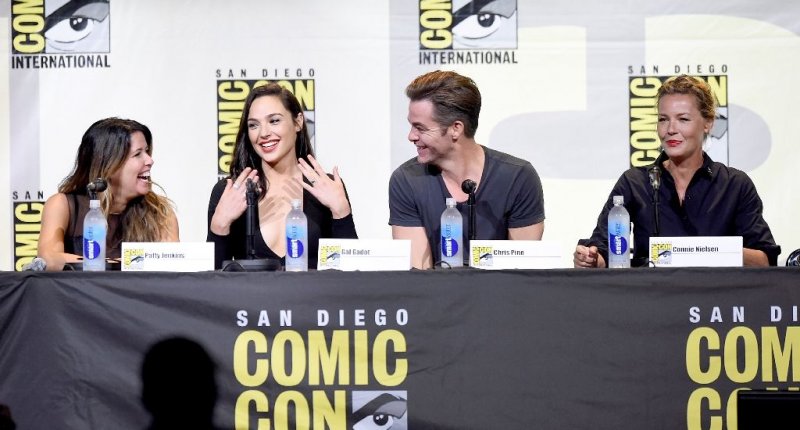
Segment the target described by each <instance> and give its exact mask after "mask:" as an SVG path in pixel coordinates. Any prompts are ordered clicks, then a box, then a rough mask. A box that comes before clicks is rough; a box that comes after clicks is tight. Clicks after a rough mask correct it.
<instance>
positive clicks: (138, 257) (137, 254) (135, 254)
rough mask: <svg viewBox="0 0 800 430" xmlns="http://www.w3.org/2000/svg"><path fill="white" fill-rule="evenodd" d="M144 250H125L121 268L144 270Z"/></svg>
mask: <svg viewBox="0 0 800 430" xmlns="http://www.w3.org/2000/svg"><path fill="white" fill-rule="evenodd" d="M145 258H146V256H145V251H144V248H126V249H125V252H124V253H123V255H122V266H123V267H124V268H126V269H128V270H142V269H144V260H145Z"/></svg>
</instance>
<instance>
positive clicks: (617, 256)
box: [608, 196, 631, 269]
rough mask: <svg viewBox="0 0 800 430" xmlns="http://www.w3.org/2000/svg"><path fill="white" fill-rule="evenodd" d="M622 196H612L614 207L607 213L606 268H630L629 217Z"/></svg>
mask: <svg viewBox="0 0 800 430" xmlns="http://www.w3.org/2000/svg"><path fill="white" fill-rule="evenodd" d="M623 203H624V199H623V197H622V196H614V207H613V208H611V210H610V211H609V212H608V267H610V268H612V269H619V268H625V267H631V249H630V239H631V216H630V215H629V214H628V210H627V209H625V206H623V205H622V204H623Z"/></svg>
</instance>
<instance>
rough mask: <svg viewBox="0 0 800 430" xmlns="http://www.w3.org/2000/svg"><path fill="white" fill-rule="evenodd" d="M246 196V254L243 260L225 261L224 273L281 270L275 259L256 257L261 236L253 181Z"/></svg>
mask: <svg viewBox="0 0 800 430" xmlns="http://www.w3.org/2000/svg"><path fill="white" fill-rule="evenodd" d="M245 195H246V196H247V210H246V212H245V215H244V221H245V253H246V255H247V257H245V259H243V260H225V261H223V262H222V271H223V272H266V271H275V270H278V269H280V268H281V263H280V261H278V260H275V259H269V258H258V257H256V247H255V237H256V234H260V233H261V230H260V229H259V227H258V187H257V186H256V183H255V182H253V180H252V179H250V178H247V182H246V187H245Z"/></svg>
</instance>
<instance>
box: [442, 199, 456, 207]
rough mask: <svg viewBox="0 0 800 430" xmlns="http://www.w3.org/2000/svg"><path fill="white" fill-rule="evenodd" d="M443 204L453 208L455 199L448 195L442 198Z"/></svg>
mask: <svg viewBox="0 0 800 430" xmlns="http://www.w3.org/2000/svg"><path fill="white" fill-rule="evenodd" d="M444 204H445V205H446V206H447V207H449V208H454V207H456V199H454V198H452V197H448V198H446V199H444Z"/></svg>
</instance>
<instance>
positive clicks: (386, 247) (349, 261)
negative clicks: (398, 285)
mask: <svg viewBox="0 0 800 430" xmlns="http://www.w3.org/2000/svg"><path fill="white" fill-rule="evenodd" d="M327 269H335V270H343V271H354V270H363V271H379V270H410V269H411V241H410V240H392V239H320V240H319V261H317V270H327Z"/></svg>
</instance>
